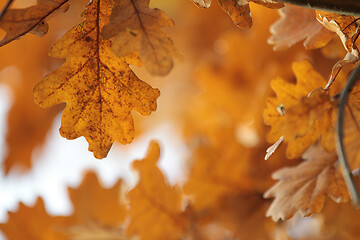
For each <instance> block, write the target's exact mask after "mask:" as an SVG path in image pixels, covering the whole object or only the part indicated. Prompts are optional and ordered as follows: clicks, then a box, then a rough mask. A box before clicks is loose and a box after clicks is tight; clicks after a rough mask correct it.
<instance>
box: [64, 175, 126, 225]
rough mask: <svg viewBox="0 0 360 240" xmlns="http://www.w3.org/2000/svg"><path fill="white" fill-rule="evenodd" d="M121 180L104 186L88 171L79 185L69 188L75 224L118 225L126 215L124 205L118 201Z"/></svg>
mask: <svg viewBox="0 0 360 240" xmlns="http://www.w3.org/2000/svg"><path fill="white" fill-rule="evenodd" d="M120 187H121V180H119V181H117V182H116V183H115V184H114V185H113V186H112V187H111V188H106V189H105V188H104V187H103V186H102V185H101V184H100V182H99V180H98V179H97V177H96V174H95V173H93V172H88V173H87V174H86V175H85V176H84V178H83V180H82V183H81V185H80V186H79V187H77V188H69V190H68V191H69V195H70V200H71V202H72V203H73V204H74V213H73V215H72V219H73V220H72V221H74V222H75V223H76V225H82V224H83V225H85V224H88V223H101V224H102V225H105V226H108V227H110V226H118V225H119V224H120V223H122V222H123V221H124V219H125V216H126V207H125V205H122V204H121V203H120V194H121V192H120Z"/></svg>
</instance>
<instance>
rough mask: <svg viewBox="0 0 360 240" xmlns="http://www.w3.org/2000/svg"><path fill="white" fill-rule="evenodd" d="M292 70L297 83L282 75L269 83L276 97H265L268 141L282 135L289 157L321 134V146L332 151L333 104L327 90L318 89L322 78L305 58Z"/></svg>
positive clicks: (300, 151)
mask: <svg viewBox="0 0 360 240" xmlns="http://www.w3.org/2000/svg"><path fill="white" fill-rule="evenodd" d="M293 71H294V73H295V76H296V79H297V83H296V84H293V83H290V82H287V81H285V80H283V79H281V78H277V79H275V80H273V81H272V82H271V86H272V88H273V90H274V91H275V92H276V95H277V97H276V98H268V99H267V108H266V109H265V111H264V118H265V123H266V124H267V125H270V126H271V131H270V132H269V133H268V135H267V139H268V141H270V142H272V143H275V142H276V141H278V139H280V137H282V136H283V137H284V141H285V142H287V143H288V147H287V151H286V153H287V157H288V158H296V157H300V156H301V154H302V153H303V152H304V151H305V150H306V149H307V148H309V147H310V146H311V145H313V144H314V143H315V142H316V141H317V140H318V139H319V138H320V136H321V143H322V145H323V147H324V148H325V149H327V150H328V151H332V150H334V149H335V145H334V144H335V143H334V135H333V125H332V120H331V117H332V113H333V108H334V103H333V102H332V101H331V98H330V95H329V93H328V92H325V91H324V90H322V89H321V88H322V87H324V86H325V84H326V81H325V79H324V78H323V77H322V76H321V75H320V74H319V73H318V72H317V71H316V70H315V69H314V68H313V67H312V66H311V64H310V63H309V62H308V61H303V62H299V63H294V64H293ZM310 79H311V81H310Z"/></svg>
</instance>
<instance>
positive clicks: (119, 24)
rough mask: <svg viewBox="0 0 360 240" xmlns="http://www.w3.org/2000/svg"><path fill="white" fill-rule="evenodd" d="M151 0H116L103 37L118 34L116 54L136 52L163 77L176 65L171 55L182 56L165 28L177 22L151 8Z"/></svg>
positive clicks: (113, 48) (148, 68) (154, 73)
mask: <svg viewBox="0 0 360 240" xmlns="http://www.w3.org/2000/svg"><path fill="white" fill-rule="evenodd" d="M149 2H150V0H126V1H115V2H114V7H113V11H112V13H111V15H110V21H109V23H108V24H107V25H105V26H104V28H103V30H102V35H103V37H104V39H109V38H112V37H114V36H116V37H115V38H114V40H113V43H112V50H113V52H114V53H115V54H116V55H117V56H119V57H123V56H126V55H128V54H130V53H132V52H134V51H136V52H138V53H139V54H140V59H141V61H142V62H143V63H144V65H145V67H146V69H147V70H148V71H149V72H150V73H151V74H153V75H160V76H164V75H166V74H168V73H169V72H170V70H171V69H172V67H173V64H174V63H173V57H172V56H176V57H178V58H180V54H179V53H178V51H177V49H176V47H175V46H174V43H173V41H172V40H171V39H170V38H169V37H168V36H167V35H166V34H165V33H164V31H163V30H162V27H172V26H174V22H173V21H172V20H171V19H170V18H169V17H168V16H167V15H166V14H165V13H164V12H163V11H161V10H160V9H151V8H149Z"/></svg>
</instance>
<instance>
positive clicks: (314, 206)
mask: <svg viewBox="0 0 360 240" xmlns="http://www.w3.org/2000/svg"><path fill="white" fill-rule="evenodd" d="M303 158H304V159H305V161H304V162H302V163H300V164H299V165H298V166H295V167H286V168H282V169H280V170H278V171H276V172H275V173H274V174H273V178H274V179H275V180H278V182H277V183H276V184H275V185H274V186H272V187H271V188H270V189H269V190H268V191H267V192H266V193H265V194H264V197H265V198H270V197H275V200H274V201H273V202H272V204H271V206H270V208H269V209H268V211H267V213H266V215H267V216H271V217H272V218H273V220H274V221H277V220H279V219H282V220H286V219H289V218H291V217H292V216H293V215H294V214H295V213H296V212H298V211H299V212H300V213H301V214H302V215H303V216H304V217H306V216H309V215H311V214H313V213H318V212H320V211H321V210H322V209H323V206H324V203H325V200H326V198H327V197H330V198H332V199H333V200H334V201H336V202H347V201H349V194H348V191H347V188H346V185H345V181H344V179H343V177H342V173H341V171H340V169H339V167H338V166H337V155H336V154H335V153H327V152H325V151H324V150H323V149H322V148H321V146H320V145H315V146H312V147H311V148H309V149H308V150H307V151H306V152H305V153H304V155H303Z"/></svg>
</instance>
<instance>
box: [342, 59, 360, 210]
mask: <svg viewBox="0 0 360 240" xmlns="http://www.w3.org/2000/svg"><path fill="white" fill-rule="evenodd" d="M359 77H360V64H358V66H357V67H356V69H355V71H354V72H353V73H352V74H351V76H350V78H349V79H348V81H347V82H346V85H345V87H344V88H343V90H342V91H341V93H340V99H339V111H338V119H337V123H336V133H337V139H336V140H337V141H336V144H337V153H338V157H339V162H340V164H341V166H342V171H343V176H344V179H345V183H346V185H347V188H348V190H349V193H350V197H351V200H352V203H353V205H354V206H358V204H359V200H360V199H359V192H358V190H357V187H356V184H355V182H354V179H353V177H352V175H351V170H350V167H349V164H348V161H347V158H346V153H345V148H344V142H343V138H344V115H345V107H346V105H347V101H348V98H349V94H350V92H351V90H352V88H353V86H354V84H355V83H356V82H357V81H358V79H359Z"/></svg>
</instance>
